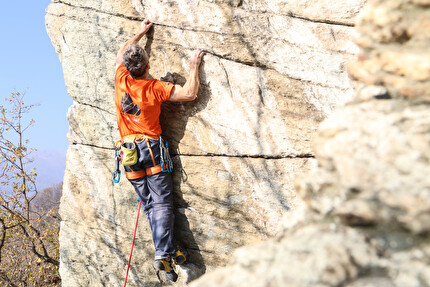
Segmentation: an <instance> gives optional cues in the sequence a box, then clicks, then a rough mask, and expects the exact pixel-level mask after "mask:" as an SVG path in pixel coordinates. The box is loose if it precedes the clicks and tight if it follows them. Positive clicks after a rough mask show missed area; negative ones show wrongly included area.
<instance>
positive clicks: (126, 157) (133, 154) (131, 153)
mask: <svg viewBox="0 0 430 287" xmlns="http://www.w3.org/2000/svg"><path fill="white" fill-rule="evenodd" d="M137 160H138V156H137V148H136V144H135V143H134V142H127V143H123V144H122V145H121V163H122V165H123V166H130V165H135V164H136V163H137Z"/></svg>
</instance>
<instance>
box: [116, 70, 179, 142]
mask: <svg viewBox="0 0 430 287" xmlns="http://www.w3.org/2000/svg"><path fill="white" fill-rule="evenodd" d="M174 87H175V86H174V85H173V84H171V83H169V82H163V81H160V80H156V79H144V80H135V79H133V78H132V77H131V76H130V74H129V73H128V71H127V69H126V68H125V66H124V65H120V66H119V67H118V69H117V70H116V72H115V106H116V119H117V122H118V128H119V134H120V135H121V138H123V137H125V136H128V135H132V134H145V135H148V136H154V137H157V136H159V135H160V134H161V126H160V119H159V118H160V112H161V103H162V102H164V101H167V100H169V99H170V94H171V93H172V90H173V88H174Z"/></svg>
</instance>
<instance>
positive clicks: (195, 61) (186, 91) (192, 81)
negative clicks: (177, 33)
mask: <svg viewBox="0 0 430 287" xmlns="http://www.w3.org/2000/svg"><path fill="white" fill-rule="evenodd" d="M204 54H205V53H204V52H203V51H201V50H196V51H194V54H193V56H192V57H191V59H190V75H189V77H188V79H187V81H186V82H185V85H184V86H183V87H181V86H179V85H175V88H174V90H173V92H172V94H171V95H170V101H173V102H185V101H192V100H195V98H196V97H197V92H198V91H199V67H200V63H201V61H202V57H203V55H204Z"/></svg>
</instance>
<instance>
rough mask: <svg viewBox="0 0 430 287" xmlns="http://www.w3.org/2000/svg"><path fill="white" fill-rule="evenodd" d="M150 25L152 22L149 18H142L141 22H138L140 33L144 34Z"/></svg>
mask: <svg viewBox="0 0 430 287" xmlns="http://www.w3.org/2000/svg"><path fill="white" fill-rule="evenodd" d="M151 26H152V22H151V21H150V20H149V19H145V20H143V21H142V23H140V33H142V34H146V32H148V30H149V28H151Z"/></svg>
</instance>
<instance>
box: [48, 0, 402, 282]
mask: <svg viewBox="0 0 430 287" xmlns="http://www.w3.org/2000/svg"><path fill="white" fill-rule="evenodd" d="M363 2H364V0H350V1H341V3H332V1H326V0H319V1H307V0H296V1H284V0H277V1H246V0H245V1H239V0H237V1H236V0H229V1H179V0H178V1H131V0H129V1H113V0H112V1H106V0H104V1H102V0H91V1H88V0H86V1H83V0H64V1H56V0H54V1H53V2H52V3H51V4H50V5H49V7H48V9H47V16H46V26H47V31H48V33H49V35H50V37H51V40H52V43H53V45H54V47H55V49H56V51H57V53H58V55H59V57H60V60H61V62H62V64H63V71H64V77H65V81H66V85H67V88H68V91H69V94H70V96H71V97H72V98H73V99H74V104H73V106H72V107H71V108H70V110H69V115H68V117H69V121H70V132H69V141H70V143H71V146H70V148H69V150H68V155H67V167H66V173H65V178H64V196H63V198H62V201H61V207H60V209H61V215H62V219H63V222H62V228H61V234H60V242H61V250H60V253H61V266H60V273H61V277H62V280H63V286H65V287H67V286H73V287H75V286H119V285H120V284H122V283H121V282H122V280H123V279H124V275H125V268H126V264H127V260H128V253H129V249H130V245H131V239H132V234H133V233H132V232H133V226H134V221H135V216H136V212H137V201H136V195H135V194H134V191H133V190H132V188H131V185H130V184H129V183H128V182H127V181H126V180H125V179H124V178H123V179H122V180H121V182H120V183H119V184H117V185H114V184H112V182H111V172H112V169H113V156H112V154H113V150H112V146H113V143H114V141H115V140H116V139H117V138H118V131H117V128H116V122H115V110H114V82H113V76H114V62H115V56H116V53H117V51H118V49H119V48H120V47H121V46H122V45H123V43H124V42H125V41H126V40H127V39H128V38H129V37H131V36H132V35H133V34H134V33H135V32H136V31H137V29H138V25H139V22H140V21H141V20H142V19H143V18H144V17H149V18H150V19H151V20H152V21H154V23H155V25H154V29H153V30H152V31H151V32H150V33H149V34H148V37H147V38H146V39H143V40H142V45H143V46H145V49H146V50H147V52H148V53H149V55H150V65H151V70H150V74H151V76H152V77H154V78H160V77H161V76H164V75H165V74H166V72H167V71H170V72H174V73H175V76H176V80H177V82H178V83H180V84H181V83H183V82H184V80H185V77H186V75H187V71H188V58H189V54H190V53H191V51H192V50H193V49H195V48H202V49H204V50H205V51H207V54H206V56H205V57H204V62H203V64H202V67H201V70H200V71H201V77H200V80H201V88H200V91H199V94H198V99H197V100H196V101H194V102H192V103H184V104H174V103H166V104H164V105H163V112H162V127H163V132H164V135H165V136H166V137H167V138H168V139H169V141H170V143H171V151H172V153H173V154H174V155H175V157H174V158H175V171H174V180H175V203H176V207H177V208H176V227H177V233H178V234H177V237H178V239H179V241H180V243H181V245H183V247H184V248H185V250H186V252H187V253H188V255H189V262H190V263H189V265H188V266H185V267H184V268H182V269H181V270H180V273H181V277H180V280H179V281H180V282H179V283H178V284H177V285H181V284H185V283H186V282H188V281H191V280H193V279H195V278H196V277H198V276H200V275H201V274H202V273H204V272H206V271H210V270H212V269H214V268H215V267H219V266H224V265H225V264H226V263H227V261H228V259H229V258H230V257H231V254H232V252H233V250H235V249H236V248H237V247H240V246H243V245H248V244H257V243H258V242H260V241H262V240H265V239H267V238H269V237H274V236H280V235H281V234H282V233H283V230H284V229H285V228H287V227H291V226H294V225H295V224H296V223H297V222H299V221H300V220H302V217H303V208H304V203H303V201H302V200H301V199H299V198H298V197H296V193H295V192H294V190H293V185H294V184H293V182H294V178H295V177H296V176H297V175H300V174H302V173H303V172H306V171H307V170H308V169H309V168H310V167H311V166H312V165H314V164H315V161H314V159H313V157H314V156H313V152H312V149H311V144H310V143H311V140H312V138H313V136H314V134H315V132H316V129H317V128H318V126H319V124H320V122H321V121H322V120H323V119H324V118H325V117H326V116H327V115H328V114H330V113H332V111H333V109H334V107H336V106H338V105H342V104H343V103H344V102H345V101H347V100H348V99H349V98H350V97H352V95H353V88H354V87H355V86H357V83H356V82H353V81H350V80H349V78H348V75H347V73H346V71H345V64H346V62H347V61H348V60H350V59H352V58H353V57H354V56H355V54H356V53H358V49H357V47H356V46H355V44H354V43H353V42H352V36H353V32H354V28H353V23H354V21H355V17H356V15H357V13H358V11H359V9H360V8H361V6H362V5H363ZM142 218H143V219H142ZM351 234H354V232H352V233H351V232H350V231H349V230H347V229H346V230H345V234H344V235H341V236H337V235H333V236H334V237H335V238H336V239H335V240H341V238H342V236H345V237H348V236H352V235H351ZM327 241H330V238H327ZM358 241H359V242H361V241H360V240H358ZM321 244H322V243H321ZM318 246H320V245H318ZM318 248H322V247H318ZM366 248H367V247H366ZM404 256H410V255H409V254H405V255H404ZM152 257H153V245H152V242H151V235H150V232H149V227H148V224H147V223H146V221H145V218H144V216H142V217H141V223H140V225H139V229H138V234H137V239H136V247H135V249H134V255H133V260H132V267H131V275H130V278H129V282H128V284H129V286H156V285H157V284H159V280H158V278H157V276H156V274H155V272H154V270H153V268H152V266H151V264H152ZM338 260H339V262H343V261H342V260H344V258H343V255H342V254H340V255H339V259H338ZM366 260H370V259H366ZM366 260H364V262H363V266H367V265H366V264H368V262H367V261H366ZM399 260H401V258H399ZM310 264H311V263H310ZM321 268H322V269H321V270H323V268H324V267H323V266H322V265H321ZM321 272H322V271H321ZM297 280H299V279H297Z"/></svg>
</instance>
